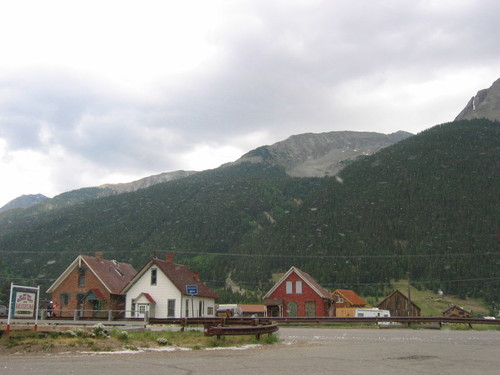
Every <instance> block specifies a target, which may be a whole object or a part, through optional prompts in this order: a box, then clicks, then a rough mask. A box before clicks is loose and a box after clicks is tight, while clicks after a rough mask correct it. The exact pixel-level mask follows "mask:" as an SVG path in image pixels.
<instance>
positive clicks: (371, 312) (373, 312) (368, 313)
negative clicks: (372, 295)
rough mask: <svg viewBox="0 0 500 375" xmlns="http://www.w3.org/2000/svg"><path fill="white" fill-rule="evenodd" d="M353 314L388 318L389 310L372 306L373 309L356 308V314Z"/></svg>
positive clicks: (361, 316)
mask: <svg viewBox="0 0 500 375" xmlns="http://www.w3.org/2000/svg"><path fill="white" fill-rule="evenodd" d="M354 316H355V317H357V318H380V317H381V318H389V317H390V316H391V312H390V311H389V310H380V309H378V308H376V307H374V308H373V309H356V314H355V315H354Z"/></svg>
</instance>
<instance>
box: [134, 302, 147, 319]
mask: <svg viewBox="0 0 500 375" xmlns="http://www.w3.org/2000/svg"><path fill="white" fill-rule="evenodd" d="M136 308H137V316H138V317H139V318H144V316H145V315H146V313H147V312H148V311H149V304H148V303H138V304H137V305H136Z"/></svg>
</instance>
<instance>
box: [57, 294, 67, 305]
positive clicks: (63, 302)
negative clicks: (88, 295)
mask: <svg viewBox="0 0 500 375" xmlns="http://www.w3.org/2000/svg"><path fill="white" fill-rule="evenodd" d="M59 300H60V301H61V306H68V303H69V294H68V293H61V294H60V295H59Z"/></svg>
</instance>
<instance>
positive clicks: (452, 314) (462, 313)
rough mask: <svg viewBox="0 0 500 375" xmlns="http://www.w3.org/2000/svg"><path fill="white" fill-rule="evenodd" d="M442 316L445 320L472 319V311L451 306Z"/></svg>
mask: <svg viewBox="0 0 500 375" xmlns="http://www.w3.org/2000/svg"><path fill="white" fill-rule="evenodd" d="M442 314H443V316H444V317H445V318H472V310H469V309H464V308H463V307H458V306H457V305H451V306H450V307H448V308H447V309H446V310H444V311H443V312H442Z"/></svg>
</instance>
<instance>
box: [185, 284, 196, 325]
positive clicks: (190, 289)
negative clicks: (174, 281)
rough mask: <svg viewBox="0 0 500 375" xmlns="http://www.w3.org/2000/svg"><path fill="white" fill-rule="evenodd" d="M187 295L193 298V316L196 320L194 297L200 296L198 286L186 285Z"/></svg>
mask: <svg viewBox="0 0 500 375" xmlns="http://www.w3.org/2000/svg"><path fill="white" fill-rule="evenodd" d="M186 293H187V294H188V295H189V296H191V315H192V316H193V318H194V301H193V297H194V296H196V295H197V294H198V285H186Z"/></svg>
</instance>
